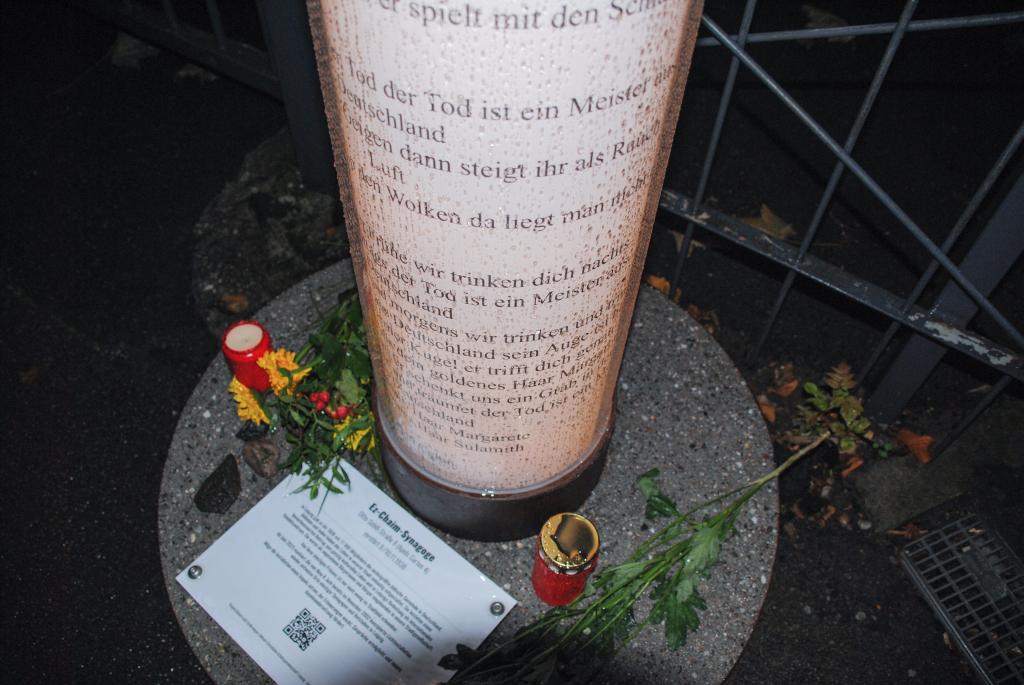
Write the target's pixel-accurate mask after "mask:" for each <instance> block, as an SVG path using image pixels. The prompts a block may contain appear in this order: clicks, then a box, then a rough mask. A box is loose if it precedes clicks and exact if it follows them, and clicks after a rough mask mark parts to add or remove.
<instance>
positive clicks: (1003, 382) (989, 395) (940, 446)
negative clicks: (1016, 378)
mask: <svg viewBox="0 0 1024 685" xmlns="http://www.w3.org/2000/svg"><path fill="white" fill-rule="evenodd" d="M1011 380H1012V379H1011V378H1010V377H1009V376H1006V375H1004V376H1003V377H1002V378H1000V379H999V381H998V382H997V383H996V384H995V385H993V386H992V387H991V388H990V389H989V391H988V392H986V393H985V396H984V397H982V398H981V401H980V402H978V403H977V404H976V405H974V407H973V408H972V409H971V411H970V412H968V413H967V415H966V416H964V418H962V419H961V420H960V422H959V423H957V424H956V425H955V426H953V430H951V431H950V432H949V433H947V434H946V435H945V437H943V438H942V440H939V442H938V443H937V444H936V445H935V447H934V448H932V453H933V455H934V457H937V456H939V455H940V454H942V453H943V452H945V451H946V448H947V447H949V446H950V445H951V444H952V443H953V441H954V440H956V439H957V438H959V437H960V436H961V435H963V432H964V431H965V430H967V429H968V428H969V427H970V425H971V424H972V423H974V421H975V420H976V419H977V418H978V417H979V416H981V414H982V412H984V411H985V410H986V409H988V408H989V405H991V404H992V403H993V402H995V400H996V398H997V397H999V395H1000V394H1002V392H1003V390H1006V386H1008V385H1009V384H1010V381H1011ZM934 457H933V458H934Z"/></svg>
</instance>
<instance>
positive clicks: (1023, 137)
mask: <svg viewBox="0 0 1024 685" xmlns="http://www.w3.org/2000/svg"><path fill="white" fill-rule="evenodd" d="M1021 141H1024V122H1022V123H1021V125H1020V127H1018V128H1017V132H1016V133H1015V134H1013V136H1012V137H1011V138H1010V142H1009V144H1007V146H1006V148H1005V149H1004V150H1003V152H1002V154H1000V155H999V157H998V158H997V159H996V161H995V164H993V165H992V168H991V169H990V170H989V172H988V175H986V176H985V179H984V180H983V181H982V182H981V185H980V186H978V189H977V190H976V191H975V192H974V196H973V197H972V198H971V200H970V202H968V203H967V206H966V207H965V208H964V211H963V213H962V214H960V216H959V218H957V220H956V223H955V224H954V225H953V228H952V229H951V230H950V232H949V235H948V236H947V237H946V240H945V241H944V242H943V243H942V252H943V254H949V251H950V250H951V249H952V248H953V245H955V244H956V241H957V240H958V239H959V238H960V234H961V233H963V231H964V229H965V228H966V227H967V224H969V223H970V221H971V219H973V218H974V214H975V213H976V212H977V211H978V208H979V207H980V206H981V203H982V202H984V201H985V198H986V197H988V194H989V191H991V190H992V186H994V185H995V183H996V181H997V180H998V179H999V177H1000V176H1001V175H1002V173H1003V170H1004V169H1005V168H1006V165H1007V164H1009V162H1010V159H1012V158H1013V155H1014V154H1016V152H1017V149H1018V148H1019V147H1020V145H1021ZM938 269H939V263H938V262H937V261H935V260H934V259H933V260H932V261H931V263H930V264H929V265H928V268H927V269H925V271H924V273H923V274H922V275H921V278H920V279H919V280H918V281H917V284H916V285H915V286H914V289H913V291H911V293H910V295H909V296H908V297H907V303H906V305H904V307H903V311H904V313H906V312H908V311H910V309H911V308H912V307H913V306H914V305H915V304H917V300H918V298H919V297H921V294H922V293H923V292H924V289H925V288H926V287H928V284H929V283H930V282H931V280H932V277H933V276H935V272H936V271H938ZM899 329H900V324H899V322H897V321H893V322H892V323H891V324H890V325H889V328H888V329H887V330H886V331H885V334H884V335H883V336H882V339H881V340H880V341H879V343H878V345H876V346H875V349H874V351H873V352H872V353H871V357H869V358H868V361H867V363H866V364H864V366H863V368H862V369H861V378H863V379H865V380H866V379H867V378H868V375H869V374H870V373H871V370H872V369H873V368H874V366H875V364H877V363H878V360H879V359H880V358H881V356H882V353H883V352H884V351H885V349H886V348H887V347H888V346H889V343H890V342H892V339H893V337H894V336H895V335H896V333H897V332H898V331H899Z"/></svg>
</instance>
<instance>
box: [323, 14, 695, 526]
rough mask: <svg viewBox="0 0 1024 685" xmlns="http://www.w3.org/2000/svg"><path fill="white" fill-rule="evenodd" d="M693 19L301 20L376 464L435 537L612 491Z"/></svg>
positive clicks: (533, 518) (518, 519)
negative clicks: (337, 205) (318, 101)
mask: <svg viewBox="0 0 1024 685" xmlns="http://www.w3.org/2000/svg"><path fill="white" fill-rule="evenodd" d="M700 5H701V3H700V1H699V0H697V1H695V2H691V1H686V0H680V1H677V2H673V1H667V0H660V1H659V0H603V1H597V2H566V3H563V2H558V3H550V2H536V4H535V8H532V9H531V8H529V7H528V6H524V5H523V4H522V3H521V2H487V3H479V4H474V3H472V2H470V3H466V2H451V3H444V2H436V1H435V2H409V1H406V0H372V1H371V0H337V1H335V0H312V2H311V4H310V19H311V23H312V28H313V37H314V43H315V45H316V49H317V50H316V51H317V58H318V62H319V68H320V78H321V84H322V87H323V91H324V100H325V102H326V106H327V113H328V119H329V122H330V126H331V134H332V140H333V144H334V148H335V159H336V163H337V168H338V180H339V183H340V186H341V192H342V200H343V202H344V207H345V218H346V223H347V226H348V231H349V238H350V243H351V247H352V255H353V263H354V266H355V272H356V279H357V282H358V284H359V290H360V295H361V298H362V302H363V309H364V314H365V317H366V322H367V328H368V332H369V339H370V346H371V353H372V357H373V364H374V371H375V376H376V385H375V406H376V411H377V416H378V419H379V428H380V433H381V436H382V439H383V440H382V441H383V443H384V445H383V446H384V453H385V462H386V465H387V467H388V470H389V472H390V474H391V476H392V478H393V480H394V483H395V485H396V487H397V488H398V490H399V492H400V493H401V494H402V496H403V497H404V498H405V499H406V500H407V501H408V502H409V504H410V505H411V506H412V507H413V508H414V509H415V510H416V511H417V512H418V513H419V514H420V515H421V516H423V517H424V518H425V519H427V520H428V521H430V522H432V523H434V524H436V525H438V526H439V527H441V528H443V529H446V530H449V531H451V532H453V533H455V534H457V535H463V536H467V537H475V538H480V539H499V538H511V537H522V536H526V535H532V534H536V532H537V530H538V529H539V526H540V524H541V523H542V522H543V521H544V520H545V519H546V518H547V517H548V516H550V515H551V514H553V513H556V512H558V511H563V510H572V509H575V508H576V507H578V505H579V504H580V503H581V502H582V501H583V499H585V497H586V495H587V494H588V493H589V492H590V490H591V489H592V488H593V486H594V485H595V484H596V482H597V479H598V478H599V476H600V471H601V467H602V465H603V458H604V451H605V448H606V446H607V442H608V438H609V435H610V433H611V429H612V424H613V421H614V398H615V387H616V381H617V377H618V373H619V366H620V363H621V360H622V352H623V347H624V345H625V340H626V335H627V333H628V327H629V321H630V317H631V315H632V310H633V304H634V302H635V300H636V294H637V288H638V285H639V282H640V277H641V272H642V268H643V263H644V257H645V255H646V252H647V245H648V242H649V239H650V230H651V225H652V223H653V220H654V213H655V211H656V208H657V204H658V197H659V195H660V189H661V184H662V179H663V176H664V170H665V165H666V162H667V158H668V152H669V149H670V147H671V144H672V138H673V134H674V130H675V123H676V119H677V116H678V112H679V105H680V102H681V100H682V93H683V86H684V83H685V80H686V73H687V71H688V68H689V62H690V57H691V54H692V50H693V42H694V38H695V36H696V32H697V27H698V22H699V14H700ZM524 7H526V9H524Z"/></svg>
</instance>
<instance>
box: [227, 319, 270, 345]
mask: <svg viewBox="0 0 1024 685" xmlns="http://www.w3.org/2000/svg"><path fill="white" fill-rule="evenodd" d="M261 340H263V330H262V329H260V327H259V326H257V325H256V324H251V323H243V324H242V325H241V326H235V327H234V328H232V329H231V330H230V331H228V335H227V337H226V338H225V339H224V343H225V344H226V345H227V346H228V349H230V350H234V351H235V352H245V351H247V350H251V349H253V348H254V347H256V346H257V345H259V343H260V341H261Z"/></svg>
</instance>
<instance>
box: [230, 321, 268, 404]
mask: <svg viewBox="0 0 1024 685" xmlns="http://www.w3.org/2000/svg"><path fill="white" fill-rule="evenodd" d="M220 343H221V344H220V347H221V351H223V352H224V358H225V359H226V360H227V362H228V366H229V367H231V372H232V373H233V374H234V375H235V378H237V379H238V382H239V383H241V384H242V385H244V386H245V387H247V388H250V389H252V390H257V391H259V392H266V391H267V390H269V389H270V377H269V376H267V372H266V371H264V370H263V369H261V368H260V367H259V366H258V365H257V364H256V362H257V361H258V360H259V358H260V357H262V356H263V354H264V353H265V352H266V351H267V350H269V349H270V333H267V329H265V328H264V327H263V326H261V325H260V324H259V322H258V321H236V322H235V323H233V324H231V325H230V326H228V327H227V330H225V331H224V336H223V337H222V338H221V341H220Z"/></svg>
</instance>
